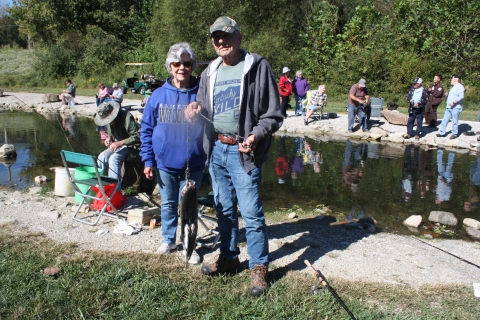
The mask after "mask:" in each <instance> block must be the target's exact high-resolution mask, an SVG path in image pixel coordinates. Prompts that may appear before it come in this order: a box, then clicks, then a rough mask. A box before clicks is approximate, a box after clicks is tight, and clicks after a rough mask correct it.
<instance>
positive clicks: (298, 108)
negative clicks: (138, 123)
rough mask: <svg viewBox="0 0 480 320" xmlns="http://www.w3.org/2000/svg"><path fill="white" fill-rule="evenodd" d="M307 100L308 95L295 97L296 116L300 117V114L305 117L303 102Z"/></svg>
mask: <svg viewBox="0 0 480 320" xmlns="http://www.w3.org/2000/svg"><path fill="white" fill-rule="evenodd" d="M305 99H307V95H306V94H305V95H303V96H297V95H295V115H296V116H298V115H299V114H303V115H305V112H304V111H303V103H302V101H303V100H305Z"/></svg>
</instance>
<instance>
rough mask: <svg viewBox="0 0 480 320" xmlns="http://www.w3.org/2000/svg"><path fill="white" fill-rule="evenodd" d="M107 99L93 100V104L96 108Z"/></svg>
mask: <svg viewBox="0 0 480 320" xmlns="http://www.w3.org/2000/svg"><path fill="white" fill-rule="evenodd" d="M106 99H107V98H95V103H96V104H97V107H98V106H99V105H101V104H102V103H103V101H105V100H106Z"/></svg>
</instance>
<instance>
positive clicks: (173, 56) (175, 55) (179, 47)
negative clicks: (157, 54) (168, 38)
mask: <svg viewBox="0 0 480 320" xmlns="http://www.w3.org/2000/svg"><path fill="white" fill-rule="evenodd" d="M184 53H186V54H188V55H189V56H190V60H191V61H192V71H193V70H195V68H196V67H197V56H196V55H195V51H194V50H193V48H192V47H191V46H190V44H189V43H187V42H180V43H176V44H174V45H173V46H171V47H170V49H169V50H168V53H167V59H166V60H165V68H167V71H168V72H170V71H171V70H172V68H171V67H170V64H171V63H172V62H180V61H182V54H184Z"/></svg>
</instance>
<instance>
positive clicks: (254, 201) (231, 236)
mask: <svg viewBox="0 0 480 320" xmlns="http://www.w3.org/2000/svg"><path fill="white" fill-rule="evenodd" d="M209 170H210V175H211V177H212V187H213V192H214V197H215V210H216V211H217V218H218V231H219V232H220V239H221V245H220V252H221V253H222V254H223V255H224V256H225V257H226V258H227V259H235V258H237V257H238V255H239V254H240V249H239V248H238V231H239V228H238V213H237V204H239V205H240V211H241V213H242V218H243V220H244V221H245V230H246V236H247V252H248V255H249V256H250V261H249V267H250V269H253V267H254V266H255V265H264V266H267V265H268V237H267V225H266V223H265V216H264V214H263V207H262V200H261V199H260V192H259V188H260V181H261V179H262V169H261V168H256V169H254V170H252V171H250V172H249V173H246V172H245V171H244V170H243V168H242V166H241V164H240V160H239V155H238V145H237V144H235V145H228V144H223V143H221V142H220V141H218V140H217V141H215V145H214V147H213V151H212V155H211V157H210V169H209Z"/></svg>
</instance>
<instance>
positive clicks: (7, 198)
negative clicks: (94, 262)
mask: <svg viewBox="0 0 480 320" xmlns="http://www.w3.org/2000/svg"><path fill="white" fill-rule="evenodd" d="M38 191H40V188H38V187H37V188H30V193H22V192H20V191H14V192H12V191H0V224H3V223H11V222H14V221H16V222H15V224H16V225H17V226H18V228H20V229H29V230H31V231H34V232H42V233H44V234H45V235H46V236H47V237H49V238H51V239H53V240H55V241H58V242H73V243H77V244H78V246H79V248H81V249H97V250H108V251H121V252H128V251H133V252H147V253H151V254H156V253H155V250H156V249H157V247H158V246H159V245H160V244H161V241H162V235H161V229H160V228H157V229H154V230H150V229H148V226H145V227H144V229H143V230H142V231H141V232H140V233H138V234H135V235H130V236H128V235H124V234H114V233H113V228H114V226H115V225H116V223H117V221H116V220H115V219H111V218H105V219H102V220H101V222H100V223H99V225H97V226H93V227H91V226H87V225H85V224H82V223H79V222H75V221H73V220H72V216H73V212H72V210H71V207H70V206H69V205H68V203H73V202H74V200H73V198H61V197H55V196H42V195H40V194H38V193H36V192H38ZM141 205H143V201H142V200H140V199H137V198H134V197H132V198H129V200H128V202H127V205H126V207H124V209H123V213H125V214H126V213H127V212H128V209H129V208H130V209H131V208H135V207H139V206H141ZM55 211H56V212H58V214H59V217H58V218H57V217H56V215H54V217H48V216H50V215H52V212H55ZM240 221H242V220H240ZM330 222H331V219H330V218H329V217H328V216H318V217H315V218H309V219H295V220H288V219H285V221H283V222H279V223H275V224H269V226H268V233H269V245H270V252H271V254H270V259H271V265H270V267H271V269H273V268H275V269H277V270H278V271H279V272H288V271H291V270H299V271H302V272H308V270H307V269H306V267H305V265H304V263H303V261H304V260H305V259H308V260H309V261H310V262H311V263H312V264H313V265H314V266H315V267H316V268H318V269H319V270H321V271H322V272H323V273H324V274H325V275H326V276H327V277H338V278H343V279H348V280H363V281H373V282H382V283H390V284H401V285H407V286H411V287H418V286H420V285H423V284H450V283H456V284H467V285H468V284H470V285H471V284H472V283H473V282H480V267H479V266H480V243H479V242H466V241H462V240H432V241H430V240H423V241H426V242H428V243H431V244H433V245H434V246H436V247H438V248H441V249H443V250H445V251H448V252H450V253H452V254H454V255H457V256H459V257H461V258H463V259H465V260H468V261H470V262H471V263H473V264H475V265H476V266H473V265H471V264H468V263H466V262H464V261H461V260H459V259H458V258H455V257H453V256H451V255H449V254H447V253H444V252H442V251H440V250H437V249H435V248H433V247H431V246H429V245H427V244H425V243H422V242H420V241H418V240H416V239H415V238H413V237H409V236H400V235H394V234H389V233H382V232H378V233H370V232H368V231H365V230H359V229H348V228H346V227H345V226H344V225H331V224H330ZM267 223H268V221H267ZM100 229H106V230H108V231H109V232H108V233H107V234H105V235H97V234H96V233H95V232H96V231H98V230H100ZM200 231H201V234H200V235H205V232H204V230H203V229H202V228H200ZM177 233H178V232H177ZM207 240H210V241H211V240H212V237H209V238H207ZM240 240H241V242H242V243H241V245H240V249H241V256H240V260H241V261H243V264H244V266H245V267H246V266H247V264H246V261H247V259H248V255H247V253H246V247H245V243H244V241H245V233H244V229H243V228H242V229H241V236H240ZM177 243H179V241H177ZM217 248H218V245H217ZM217 248H216V249H217ZM198 252H199V254H200V255H201V256H203V258H204V260H205V261H210V260H211V259H213V258H214V256H215V254H216V252H215V251H212V250H210V249H205V248H199V249H198ZM172 259H182V254H181V252H177V253H174V254H172ZM194 268H198V266H195V267H194Z"/></svg>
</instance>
